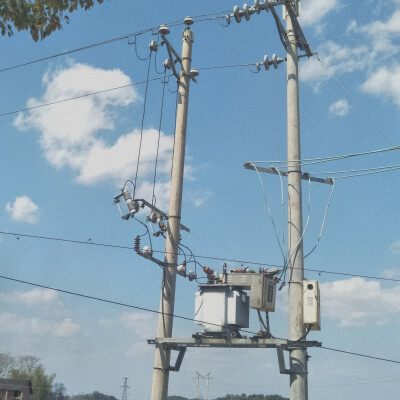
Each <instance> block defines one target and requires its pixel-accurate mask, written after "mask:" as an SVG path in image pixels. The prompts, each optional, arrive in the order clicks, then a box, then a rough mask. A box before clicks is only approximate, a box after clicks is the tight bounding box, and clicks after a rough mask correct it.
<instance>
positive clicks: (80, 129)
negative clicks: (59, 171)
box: [14, 64, 192, 206]
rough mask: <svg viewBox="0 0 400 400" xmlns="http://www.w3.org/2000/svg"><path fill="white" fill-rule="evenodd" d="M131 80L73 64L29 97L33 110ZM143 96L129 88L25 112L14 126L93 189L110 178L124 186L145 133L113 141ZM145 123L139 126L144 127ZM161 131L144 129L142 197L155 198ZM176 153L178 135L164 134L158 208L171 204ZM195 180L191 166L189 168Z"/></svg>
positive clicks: (117, 72) (140, 177)
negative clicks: (34, 133)
mask: <svg viewBox="0 0 400 400" xmlns="http://www.w3.org/2000/svg"><path fill="white" fill-rule="evenodd" d="M130 83H131V80H130V78H129V77H128V76H127V75H125V74H124V73H123V72H121V71H120V70H111V71H107V70H102V69H98V68H93V67H91V66H88V65H83V64H73V65H71V66H69V67H67V68H64V69H58V70H56V71H54V72H51V73H50V72H49V73H47V74H46V75H45V76H44V78H43V85H44V93H43V95H42V96H41V97H40V98H38V99H29V100H28V104H27V105H28V106H35V105H38V104H42V103H49V102H54V101H57V100H59V99H65V98H70V97H75V96H82V95H85V94H88V93H91V92H96V91H99V90H105V89H108V88H112V87H119V86H124V85H129V84H130ZM138 98H139V96H138V94H137V92H136V90H135V89H134V88H133V87H131V86H129V87H127V88H124V89H121V90H113V91H108V92H105V93H102V94H100V95H96V96H88V97H83V98H80V99H77V100H74V101H69V102H63V103H61V104H57V105H52V106H50V107H46V108H36V109H33V110H30V111H28V112H26V113H21V114H19V115H18V117H17V118H16V119H15V121H14V124H15V126H16V127H17V128H18V129H20V130H28V129H36V130H38V131H39V132H40V145H41V147H42V148H43V151H44V154H45V157H46V159H47V160H48V162H49V163H50V164H51V165H52V166H54V167H56V168H62V167H68V168H71V169H72V170H74V171H76V174H77V181H78V182H80V183H82V184H85V185H92V184H96V183H98V182H100V181H104V180H108V181H112V182H114V183H116V184H118V185H122V184H123V183H124V182H125V181H126V180H127V179H132V177H133V176H134V175H135V172H136V162H137V155H138V151H139V147H140V140H141V132H140V130H139V129H133V130H130V131H129V130H127V132H128V133H125V134H123V135H120V136H118V137H117V138H116V139H112V136H111V135H112V134H113V132H112V131H113V130H114V129H115V124H116V122H117V120H118V111H119V110H120V109H121V107H125V106H127V105H129V104H131V103H133V102H135V101H137V100H138ZM138 125H139V124H138ZM157 141H158V131H157V130H156V129H144V130H143V133H142V143H141V156H140V166H139V174H138V188H137V190H136V194H137V195H138V196H142V197H144V194H146V196H147V197H146V198H149V197H148V195H149V194H150V197H151V193H152V181H153V173H154V165H155V156H156V151H157ZM172 151H173V137H172V136H168V135H166V134H164V133H163V132H161V136H160V147H159V156H158V169H157V178H158V179H157V182H160V183H159V186H158V187H157V188H156V196H157V199H158V204H159V205H160V204H163V206H165V204H167V201H166V199H168V192H169V183H168V182H169V178H170V171H171V160H172ZM185 169H186V174H185V177H186V178H188V177H189V178H190V177H191V174H190V172H191V171H192V169H191V167H190V165H187V166H186V167H185Z"/></svg>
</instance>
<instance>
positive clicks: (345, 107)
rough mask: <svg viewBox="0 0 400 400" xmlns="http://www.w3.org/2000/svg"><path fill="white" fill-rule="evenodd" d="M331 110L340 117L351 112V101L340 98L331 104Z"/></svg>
mask: <svg viewBox="0 0 400 400" xmlns="http://www.w3.org/2000/svg"><path fill="white" fill-rule="evenodd" d="M329 112H330V113H331V114H333V115H337V116H338V117H344V116H345V115H347V114H348V113H349V103H348V101H347V100H344V99H342V100H338V101H336V102H335V103H333V104H331V105H330V106H329Z"/></svg>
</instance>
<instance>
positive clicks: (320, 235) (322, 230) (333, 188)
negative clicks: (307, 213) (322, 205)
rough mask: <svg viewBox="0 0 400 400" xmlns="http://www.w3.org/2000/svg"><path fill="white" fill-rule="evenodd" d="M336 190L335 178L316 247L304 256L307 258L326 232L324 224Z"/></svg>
mask: <svg viewBox="0 0 400 400" xmlns="http://www.w3.org/2000/svg"><path fill="white" fill-rule="evenodd" d="M334 190H335V180H333V185H332V190H331V194H330V195H329V199H328V204H327V205H326V209H325V213H324V218H323V220H322V226H321V230H320V232H319V235H318V239H317V242H316V243H315V245H314V247H313V248H312V249H311V250H310V251H309V252H308V253H307V254H306V255H305V256H304V258H307V257H308V256H309V255H310V254H311V253H312V252H313V251H314V250H315V249H316V248H317V247H318V245H319V242H320V240H321V238H322V234H323V232H324V226H325V221H326V216H327V214H328V210H329V206H330V204H331V200H332V196H333V191H334Z"/></svg>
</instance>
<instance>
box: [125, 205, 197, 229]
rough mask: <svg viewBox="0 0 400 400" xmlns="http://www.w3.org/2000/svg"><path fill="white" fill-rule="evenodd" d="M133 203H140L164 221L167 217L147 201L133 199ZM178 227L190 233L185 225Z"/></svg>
mask: <svg viewBox="0 0 400 400" xmlns="http://www.w3.org/2000/svg"><path fill="white" fill-rule="evenodd" d="M133 201H138V202H139V201H140V202H142V205H145V206H147V207H149V208H150V209H151V210H152V211H155V212H156V213H157V214H160V215H161V216H163V217H164V218H165V219H168V215H167V214H165V212H163V211H161V210H160V209H159V208H157V207H156V206H153V205H152V204H150V203H149V202H148V201H146V200H144V199H134V200H133ZM180 227H181V229H182V230H184V231H186V232H188V233H190V229H189V228H187V227H186V226H185V225H182V224H180Z"/></svg>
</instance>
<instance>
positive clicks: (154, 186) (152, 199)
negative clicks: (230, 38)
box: [151, 53, 167, 206]
mask: <svg viewBox="0 0 400 400" xmlns="http://www.w3.org/2000/svg"><path fill="white" fill-rule="evenodd" d="M156 54H157V53H156ZM166 75H167V69H166V68H164V79H163V89H162V95H161V111H160V122H159V124H158V139H157V154H156V162H155V166H154V179H153V195H152V198H151V204H152V205H153V206H155V205H156V197H155V189H156V178H157V166H158V153H159V150H160V138H161V124H162V117H163V111H164V94H165V85H166V80H165V79H166Z"/></svg>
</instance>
